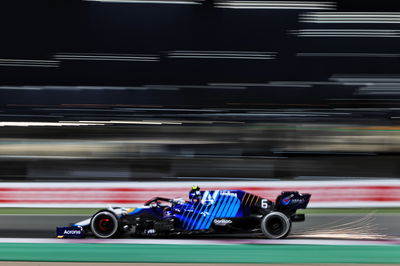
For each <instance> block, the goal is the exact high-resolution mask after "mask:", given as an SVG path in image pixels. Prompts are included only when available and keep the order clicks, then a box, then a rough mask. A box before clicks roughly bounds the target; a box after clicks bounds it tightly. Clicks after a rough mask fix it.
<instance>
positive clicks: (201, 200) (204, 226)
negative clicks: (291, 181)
mask: <svg viewBox="0 0 400 266" xmlns="http://www.w3.org/2000/svg"><path fill="white" fill-rule="evenodd" d="M310 197H311V195H310V194H300V193H299V192H297V191H285V192H282V193H281V195H279V196H278V197H277V199H276V201H275V203H274V202H272V201H270V200H268V199H265V198H261V197H259V196H256V195H254V194H251V193H248V192H245V191H242V190H214V191H208V190H207V191H200V188H199V187H193V188H192V190H191V192H190V193H189V198H190V201H185V200H183V199H181V198H179V199H167V198H161V197H156V198H153V199H151V200H149V201H148V202H146V203H145V207H143V208H121V207H110V208H108V209H103V210H100V211H98V212H97V213H95V214H94V215H93V216H92V217H91V218H89V219H86V220H84V221H81V222H78V223H75V224H72V225H71V226H69V227H57V237H58V238H82V237H85V235H94V236H95V237H98V238H113V237H118V236H121V235H123V234H130V235H131V236H161V235H174V234H175V235H178V234H193V233H204V234H209V233H218V232H223V233H234V232H238V233H246V232H249V233H250V232H257V231H261V232H262V233H263V234H264V235H265V237H267V238H273V239H277V238H285V237H286V236H287V235H288V234H289V232H290V229H291V225H292V222H299V221H304V219H305V217H304V214H296V211H297V209H305V208H306V207H307V204H308V202H309V200H310Z"/></svg>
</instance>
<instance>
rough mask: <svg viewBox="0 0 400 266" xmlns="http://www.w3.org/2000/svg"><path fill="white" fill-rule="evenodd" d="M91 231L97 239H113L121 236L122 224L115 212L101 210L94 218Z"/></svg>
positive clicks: (91, 221)
mask: <svg viewBox="0 0 400 266" xmlns="http://www.w3.org/2000/svg"><path fill="white" fill-rule="evenodd" d="M90 229H91V230H92V233H93V235H94V236H95V237H98V238H111V237H115V236H117V235H119V234H120V232H121V222H120V221H119V219H118V217H117V216H116V215H115V214H114V213H113V212H111V211H109V210H101V211H99V212H97V213H96V214H95V215H93V216H92V219H91V220H90Z"/></svg>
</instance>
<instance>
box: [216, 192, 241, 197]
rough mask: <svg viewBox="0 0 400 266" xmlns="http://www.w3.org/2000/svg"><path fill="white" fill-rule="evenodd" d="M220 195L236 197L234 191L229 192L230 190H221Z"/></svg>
mask: <svg viewBox="0 0 400 266" xmlns="http://www.w3.org/2000/svg"><path fill="white" fill-rule="evenodd" d="M220 195H222V196H231V197H237V194H236V193H233V192H230V191H221V193H220Z"/></svg>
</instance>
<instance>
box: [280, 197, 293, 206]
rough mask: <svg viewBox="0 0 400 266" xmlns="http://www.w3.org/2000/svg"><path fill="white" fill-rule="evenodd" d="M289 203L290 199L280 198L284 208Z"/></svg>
mask: <svg viewBox="0 0 400 266" xmlns="http://www.w3.org/2000/svg"><path fill="white" fill-rule="evenodd" d="M291 201H292V199H291V197H285V198H282V200H281V203H282V205H285V206H286V205H289V204H290V202H291Z"/></svg>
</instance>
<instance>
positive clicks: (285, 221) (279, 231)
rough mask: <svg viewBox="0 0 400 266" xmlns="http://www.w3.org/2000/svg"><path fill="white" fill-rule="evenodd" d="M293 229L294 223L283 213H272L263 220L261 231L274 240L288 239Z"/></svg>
mask: <svg viewBox="0 0 400 266" xmlns="http://www.w3.org/2000/svg"><path fill="white" fill-rule="evenodd" d="M291 227H292V222H291V221H290V219H289V218H288V217H287V216H286V215H285V214H284V213H282V212H271V213H269V214H267V215H266V216H265V217H264V218H263V219H262V220H261V231H262V232H263V234H264V235H265V236H266V237H268V238H272V239H278V238H285V237H287V236H288V235H289V233H290V229H291Z"/></svg>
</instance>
